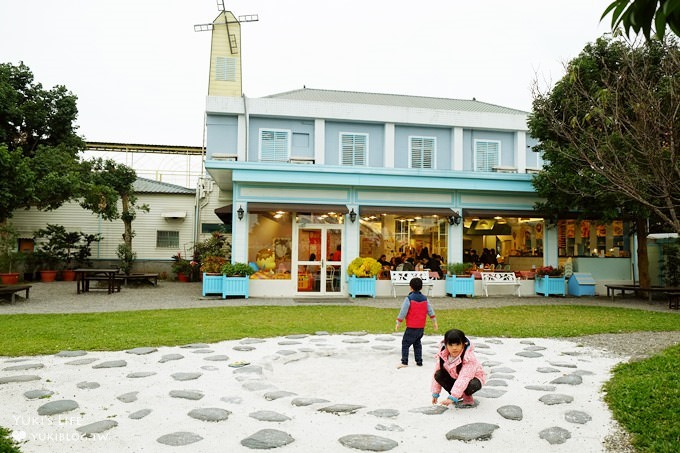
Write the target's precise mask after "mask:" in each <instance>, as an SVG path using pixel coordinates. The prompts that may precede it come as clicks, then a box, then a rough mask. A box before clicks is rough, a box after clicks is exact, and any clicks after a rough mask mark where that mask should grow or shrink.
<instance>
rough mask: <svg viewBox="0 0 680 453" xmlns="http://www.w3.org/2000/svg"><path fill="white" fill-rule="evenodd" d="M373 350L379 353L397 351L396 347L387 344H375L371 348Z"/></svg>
mask: <svg viewBox="0 0 680 453" xmlns="http://www.w3.org/2000/svg"><path fill="white" fill-rule="evenodd" d="M371 348H373V349H375V350H377V351H392V350H394V349H395V347H394V346H388V345H386V344H375V345H373V346H371Z"/></svg>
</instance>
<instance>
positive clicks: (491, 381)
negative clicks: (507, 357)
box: [486, 379, 508, 387]
mask: <svg viewBox="0 0 680 453" xmlns="http://www.w3.org/2000/svg"><path fill="white" fill-rule="evenodd" d="M486 385H488V386H489V387H507V386H508V383H507V382H505V381H503V380H501V379H489V380H488V381H486Z"/></svg>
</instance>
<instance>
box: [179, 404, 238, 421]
mask: <svg viewBox="0 0 680 453" xmlns="http://www.w3.org/2000/svg"><path fill="white" fill-rule="evenodd" d="M188 415H189V417H191V418H195V419H196V420H202V421H204V422H221V421H222V420H226V419H228V418H229V416H230V415H231V412H229V411H227V410H224V409H220V408H219V407H204V408H200V409H194V410H192V411H190V412H189V414H188Z"/></svg>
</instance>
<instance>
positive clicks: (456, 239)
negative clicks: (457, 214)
mask: <svg viewBox="0 0 680 453" xmlns="http://www.w3.org/2000/svg"><path fill="white" fill-rule="evenodd" d="M446 262H447V263H462V262H463V222H462V218H461V222H460V225H449V246H448V256H447V259H446Z"/></svg>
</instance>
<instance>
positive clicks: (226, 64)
mask: <svg viewBox="0 0 680 453" xmlns="http://www.w3.org/2000/svg"><path fill="white" fill-rule="evenodd" d="M215 80H219V81H222V82H235V81H236V58H231V57H216V58H215Z"/></svg>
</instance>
